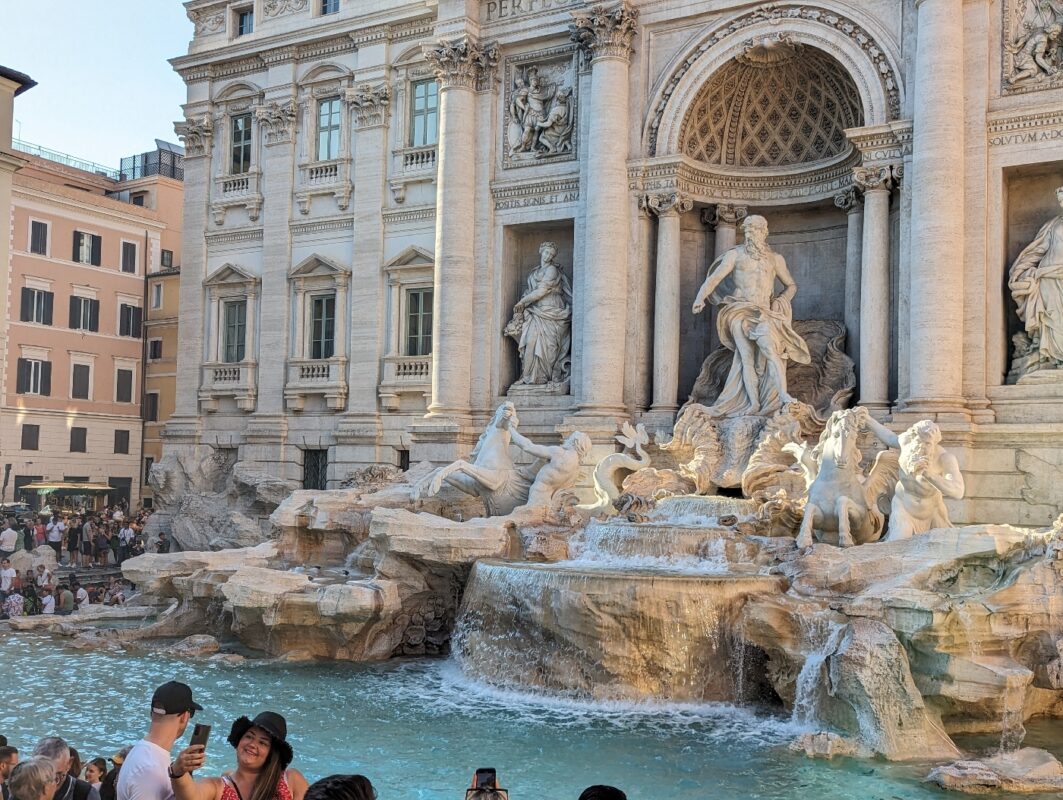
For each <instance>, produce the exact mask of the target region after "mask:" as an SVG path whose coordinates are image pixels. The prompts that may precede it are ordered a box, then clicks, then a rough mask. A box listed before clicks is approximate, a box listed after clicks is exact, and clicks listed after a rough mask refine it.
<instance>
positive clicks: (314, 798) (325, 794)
mask: <svg viewBox="0 0 1063 800" xmlns="http://www.w3.org/2000/svg"><path fill="white" fill-rule="evenodd" d="M304 800H376V789H374V788H373V784H371V783H370V782H369V778H367V777H365V775H329V776H328V777H327V778H322V779H321V780H319V781H317V782H315V783H312V784H310V788H309V789H307V790H306V797H305V798H304Z"/></svg>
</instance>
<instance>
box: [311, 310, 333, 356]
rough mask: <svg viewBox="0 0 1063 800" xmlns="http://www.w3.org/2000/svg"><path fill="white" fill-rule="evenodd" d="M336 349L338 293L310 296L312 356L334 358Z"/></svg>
mask: <svg viewBox="0 0 1063 800" xmlns="http://www.w3.org/2000/svg"><path fill="white" fill-rule="evenodd" d="M335 351H336V295H335V294H326V295H317V296H316V297H312V298H310V357H311V358H332V356H333V355H334V353H335Z"/></svg>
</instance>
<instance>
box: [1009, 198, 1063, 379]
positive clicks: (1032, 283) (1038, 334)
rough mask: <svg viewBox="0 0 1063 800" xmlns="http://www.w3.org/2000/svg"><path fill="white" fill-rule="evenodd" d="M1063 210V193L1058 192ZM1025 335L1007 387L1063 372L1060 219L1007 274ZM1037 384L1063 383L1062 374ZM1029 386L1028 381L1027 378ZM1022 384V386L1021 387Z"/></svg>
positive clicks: (1047, 225) (1062, 235)
mask: <svg viewBox="0 0 1063 800" xmlns="http://www.w3.org/2000/svg"><path fill="white" fill-rule="evenodd" d="M1056 199H1057V200H1058V201H1059V203H1060V205H1061V206H1063V187H1060V188H1059V189H1057V190H1056ZM1008 288H1009V289H1011V296H1012V297H1013V298H1014V300H1015V304H1016V307H1017V311H1018V314H1019V319H1020V320H1021V321H1022V324H1023V332H1022V333H1019V334H1016V335H1015V337H1013V342H1014V344H1015V352H1014V354H1013V356H1012V366H1011V373H1010V374H1009V380H1010V381H1011V382H1019V381H1023V379H1024V378H1027V376H1032V375H1033V373H1037V372H1041V371H1044V370H1060V369H1061V368H1063V216H1058V217H1054V218H1053V219H1051V220H1049V221H1048V222H1046V223H1045V224H1044V225H1043V226H1042V227H1041V230H1040V231H1038V233H1037V236H1036V237H1035V238H1034V240H1033V241H1032V242H1030V244H1028V245H1027V246H1026V248H1025V249H1024V250H1023V251H1022V252H1021V253H1019V257H1018V258H1016V259H1015V263H1014V264H1012V266H1011V271H1010V272H1009V273H1008ZM1038 379H1055V380H1063V371H1060V372H1055V373H1054V374H1053V375H1044V376H1038ZM1028 380H1033V379H1032V378H1027V381H1028ZM1023 382H1026V381H1023Z"/></svg>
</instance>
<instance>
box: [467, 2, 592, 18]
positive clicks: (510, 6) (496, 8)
mask: <svg viewBox="0 0 1063 800" xmlns="http://www.w3.org/2000/svg"><path fill="white" fill-rule="evenodd" d="M580 2H581V0H488V2H486V3H484V6H483V8H484V12H485V13H486V16H487V19H486V21H487V22H496V21H498V20H502V19H513V18H514V17H523V16H526V15H528V14H538V13H540V12H543V11H554V10H556V9H559V8H570V7H572V6H575V5H579V4H580Z"/></svg>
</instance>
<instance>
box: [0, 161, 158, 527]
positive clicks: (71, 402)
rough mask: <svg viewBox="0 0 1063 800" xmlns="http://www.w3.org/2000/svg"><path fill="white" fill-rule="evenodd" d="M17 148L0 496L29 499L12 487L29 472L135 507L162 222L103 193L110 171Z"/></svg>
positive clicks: (1, 388) (1, 380)
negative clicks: (19, 161)
mask: <svg viewBox="0 0 1063 800" xmlns="http://www.w3.org/2000/svg"><path fill="white" fill-rule="evenodd" d="M19 155H20V156H21V157H23V158H25V160H26V161H27V163H26V164H25V166H23V167H22V168H21V169H20V170H19V171H18V172H16V173H15V175H14V181H13V187H12V213H11V221H12V231H11V257H10V263H9V265H8V297H7V315H6V319H5V320H4V322H3V324H4V325H5V327H6V333H7V336H6V341H7V352H6V353H5V354H4V359H3V371H2V377H0V393H2V398H3V404H2V408H0V463H2V464H5V465H6V464H10V466H11V469H10V481H11V485H9V486H8V487H7V489H6V492H5V495H4V500H5V501H8V502H10V500H11V499H12V497H13V496H14V498H15V499H25V500H30V501H33V500H35V499H36V498H35V497H33V496H31V493H28V492H22V491H20V490H21V487H23V486H25V485H26V484H28V483H31V482H34V481H41V480H44V481H88V482H93V483H106V484H108V485H110V486H112V487H115V492H113V493H112V494H111V495H110V498H109V499H110V500H111V501H112V502H113V501H115V500H116V499H117V498H118V497H124V498H126V499H127V500H128V501H130V502H131V504H132V505H134V506H135V505H136V504H137V502H138V500H139V498H140V496H141V483H142V481H143V479H144V469H143V461H142V422H141V401H142V390H143V381H144V356H145V353H144V346H145V344H144V335H143V331H144V323H145V306H146V305H147V303H146V299H147V298H146V296H145V287H146V285H147V284H146V281H145V276H146V275H147V273H148V272H150V271H153V270H157V269H159V266H160V264H161V263H162V262H163V261H164V260H165V255H164V253H163V235H164V231H165V228H166V225H165V223H164V221H163V220H162V219H161V218H160V216H159V214H158V213H157V212H156V211H153V210H151V209H149V208H146V207H142V206H139V205H134V204H133V203H130V202H121V201H120V200H116V199H112V198H110V197H107V196H106V194H107V193H108V192H115V191H116V189H118V188H119V184H117V182H116V181H115V179H114V178H113V177H111V176H110V175H106V174H104V175H101V174H98V173H96V172H94V171H91V168H90V169H79V168H76V167H74V166H68V165H65V164H60V163H56V162H55V161H52V160H47V159H44V158H39V157H36V156H33V155H28V154H25V153H19ZM169 255H170V256H171V258H172V253H171V254H169Z"/></svg>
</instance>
